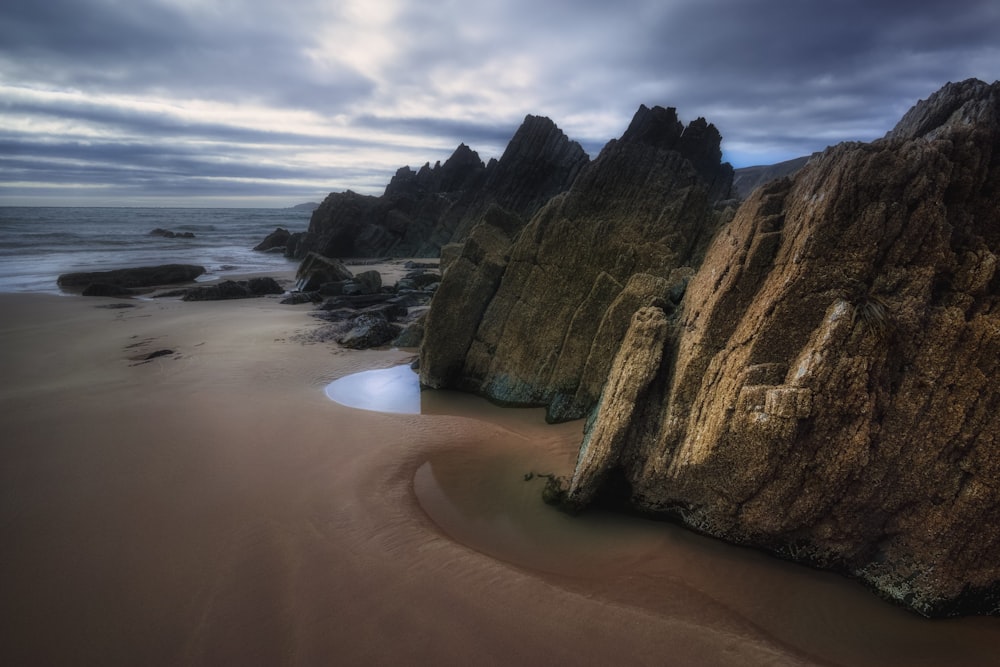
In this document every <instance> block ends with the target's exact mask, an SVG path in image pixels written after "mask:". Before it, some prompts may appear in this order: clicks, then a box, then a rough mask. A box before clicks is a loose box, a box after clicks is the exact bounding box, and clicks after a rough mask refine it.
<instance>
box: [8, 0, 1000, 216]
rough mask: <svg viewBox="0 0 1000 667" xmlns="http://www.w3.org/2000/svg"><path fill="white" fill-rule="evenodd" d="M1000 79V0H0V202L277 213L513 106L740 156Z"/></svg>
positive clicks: (603, 134) (482, 135)
mask: <svg viewBox="0 0 1000 667" xmlns="http://www.w3.org/2000/svg"><path fill="white" fill-rule="evenodd" d="M969 77H978V78H981V79H984V80H986V81H989V82H992V81H994V80H996V79H998V78H1000V3H998V2H996V0H982V1H975V0H922V1H921V2H914V1H913V0H905V1H902V0H889V1H881V0H824V1H823V2H815V1H813V0H781V1H778V0H615V1H614V2H610V1H609V0H577V1H575V2H571V1H570V0H502V1H497V0H493V1H491V2H480V1H479V0H281V1H280V2H279V1H277V0H4V2H3V3H2V5H0V205H45V204H55V205H83V204H94V205H143V204H145V205H154V206H159V205H182V206H197V205H221V206H257V205H263V206H287V205H292V204H295V203H299V202H303V201H309V200H314V201H318V200H320V199H322V197H323V196H325V195H326V194H327V193H328V192H331V191H341V190H345V189H353V190H355V191H358V192H364V193H370V194H380V193H381V191H382V189H383V188H384V186H385V184H386V182H387V181H388V179H389V178H390V177H391V175H392V174H393V172H394V171H395V170H396V168H398V167H400V166H402V165H411V166H413V167H414V168H416V167H419V166H420V165H421V164H423V163H424V162H427V161H430V162H431V163H433V162H434V161H436V160H445V159H447V157H448V156H449V155H450V154H451V152H452V151H453V150H454V149H455V147H456V146H457V145H458V144H459V143H460V142H465V143H467V144H468V145H469V146H471V147H472V148H473V149H474V150H476V151H478V152H479V154H480V156H481V157H482V158H483V159H484V160H486V159H488V158H490V157H499V156H500V154H501V153H502V152H503V148H504V146H505V145H506V143H507V141H508V139H509V138H510V137H511V135H512V134H513V133H514V131H515V130H516V128H517V126H518V125H519V124H520V123H521V121H522V120H523V118H524V116H525V114H529V113H530V114H535V115H543V116H548V117H549V118H551V119H552V120H553V121H555V122H556V124H557V125H559V127H560V128H562V129H563V131H565V132H566V134H568V135H569V136H570V137H571V138H573V139H575V140H577V141H579V142H580V143H581V144H582V145H583V146H584V148H585V149H586V150H587V152H588V153H589V154H590V155H591V157H594V156H596V155H597V153H598V151H599V150H600V148H601V146H603V145H604V143H605V142H607V141H608V140H609V139H612V138H614V137H616V136H619V135H620V134H621V133H622V132H623V131H624V129H625V128H626V127H627V125H628V122H629V120H630V119H631V117H632V114H633V113H634V112H635V110H636V109H637V108H638V106H639V105H640V104H646V105H648V106H652V105H655V104H659V105H662V106H673V107H676V108H677V109H678V113H679V114H680V116H681V118H682V119H683V120H685V121H690V120H693V119H694V118H696V117H698V116H703V117H705V118H707V119H708V120H709V121H710V122H712V123H714V124H715V125H716V126H717V127H718V128H719V130H720V131H721V132H722V134H723V137H724V143H723V149H724V151H725V155H726V159H728V160H729V161H730V162H732V163H733V165H734V166H737V167H740V166H749V165H753V164H770V163H773V162H777V161H780V160H784V159H789V158H792V157H797V156H800V155H805V154H808V153H811V152H813V151H816V150H821V149H823V148H825V147H826V146H828V145H830V144H834V143H837V142H839V141H843V140H871V139H874V138H876V137H879V136H881V135H883V134H884V133H885V132H886V131H888V130H889V129H890V128H891V127H892V126H893V124H894V123H895V121H896V120H898V118H899V117H900V116H901V115H902V114H903V113H904V112H905V111H906V110H907V109H908V108H909V107H910V106H911V105H912V104H913V103H915V102H916V101H917V100H918V99H921V98H925V97H927V96H928V95H929V94H931V93H932V92H934V91H935V90H936V89H938V88H939V87H940V86H941V85H943V84H944V83H946V82H947V81H957V80H961V79H966V78H969Z"/></svg>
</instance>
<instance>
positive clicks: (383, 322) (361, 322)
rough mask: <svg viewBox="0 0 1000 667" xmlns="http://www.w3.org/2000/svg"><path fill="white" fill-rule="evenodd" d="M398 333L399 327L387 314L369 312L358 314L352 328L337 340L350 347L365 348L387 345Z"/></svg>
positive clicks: (355, 348)
mask: <svg viewBox="0 0 1000 667" xmlns="http://www.w3.org/2000/svg"><path fill="white" fill-rule="evenodd" d="M398 333H399V330H398V328H397V327H394V326H393V325H392V324H390V323H389V321H388V320H387V319H386V318H385V315H383V314H382V313H377V312H368V313H362V314H361V315H358V316H357V317H356V318H355V319H354V320H353V322H352V327H351V330H350V331H348V332H347V333H346V334H344V335H343V336H341V337H340V338H339V339H338V340H337V342H338V343H340V344H341V345H342V346H344V347H347V348H350V349H354V350H364V349H368V348H372V347H379V346H380V345H385V344H386V343H388V342H389V341H391V340H392V339H393V338H395V337H396V336H397V335H398Z"/></svg>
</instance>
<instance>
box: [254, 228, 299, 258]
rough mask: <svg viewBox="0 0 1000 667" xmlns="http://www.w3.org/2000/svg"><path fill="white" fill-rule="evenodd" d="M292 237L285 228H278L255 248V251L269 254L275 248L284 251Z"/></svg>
mask: <svg viewBox="0 0 1000 667" xmlns="http://www.w3.org/2000/svg"><path fill="white" fill-rule="evenodd" d="M291 236H292V234H291V232H289V231H288V230H287V229H285V228H283V227H277V228H275V230H274V231H273V232H271V233H270V234H268V235H267V236H266V237H265V238H264V240H263V241H261V242H260V243H258V244H257V245H256V246H254V250H257V251H258V252H268V251H271V250H274V249H275V248H281V249H284V248H285V247H286V246H287V245H288V239H289V238H290V237H291Z"/></svg>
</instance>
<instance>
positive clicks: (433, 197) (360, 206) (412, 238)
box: [285, 116, 589, 259]
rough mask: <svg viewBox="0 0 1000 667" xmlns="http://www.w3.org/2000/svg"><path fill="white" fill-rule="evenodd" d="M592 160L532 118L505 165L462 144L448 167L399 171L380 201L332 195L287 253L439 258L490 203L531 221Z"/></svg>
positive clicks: (289, 243)
mask: <svg viewBox="0 0 1000 667" xmlns="http://www.w3.org/2000/svg"><path fill="white" fill-rule="evenodd" d="M588 161H589V158H588V157H587V154H586V153H585V152H584V151H583V149H582V148H581V147H580V145H579V144H577V143H576V142H572V141H570V140H569V139H568V138H567V137H566V135H565V134H563V132H562V131H561V130H560V129H559V128H558V127H556V125H555V124H554V123H553V122H552V121H551V120H549V119H548V118H542V117H538V116H528V117H526V118H525V120H524V123H523V124H522V125H521V127H520V128H519V129H518V130H517V132H516V133H515V135H514V137H513V138H512V139H511V141H510V144H509V145H508V146H507V149H506V150H505V151H504V154H503V156H502V157H501V158H500V160H498V161H497V160H491V161H490V164H489V165H484V164H483V162H482V160H480V158H479V155H478V154H477V153H476V152H475V151H473V150H472V149H470V148H469V147H468V146H466V145H465V144H462V145H460V146H459V147H458V148H457V149H456V150H455V152H454V153H453V154H452V155H451V157H449V158H448V160H447V161H445V163H444V164H440V163H438V164H436V165H434V166H433V167H431V166H430V165H429V164H425V165H424V166H423V167H421V168H420V169H419V170H418V171H413V170H412V169H410V168H409V167H402V168H401V169H399V170H398V171H397V172H396V175H395V176H394V177H393V178H392V181H391V182H390V183H389V184H388V185H387V186H386V189H385V193H384V194H383V195H382V196H380V197H373V196H366V195H360V194H357V193H355V192H351V191H347V192H342V193H332V194H330V195H329V196H328V197H327V198H326V199H325V200H324V201H323V203H322V204H320V206H319V207H318V208H317V209H316V210H315V211H314V212H313V215H312V218H311V220H310V223H309V230H308V231H307V232H304V233H302V234H293V235H292V236H291V238H290V239H289V240H288V241H287V246H286V250H285V254H286V255H287V256H289V257H294V258H296V259H301V258H303V257H305V256H306V255H307V254H308V253H309V252H311V251H312V252H318V253H319V254H321V255H325V256H327V257H379V256H386V255H395V256H397V257H408V256H409V257H437V256H438V254H439V252H440V249H441V246H443V245H445V244H447V243H451V242H453V241H463V240H464V239H465V237H466V236H468V234H469V232H470V230H471V228H472V226H473V225H474V224H475V223H477V222H478V221H479V219H480V218H481V217H482V215H483V214H484V213H485V211H486V210H487V209H488V208H489V207H490V206H491V205H493V204H498V205H500V206H502V207H504V208H505V209H507V210H508V211H511V212H512V213H515V214H516V215H518V216H520V217H521V218H522V219H523V221H527V220H528V218H530V217H531V215H532V214H533V213H534V212H535V211H537V210H538V209H539V208H540V207H541V206H542V205H543V204H545V202H546V201H548V200H549V199H550V198H551V197H552V196H554V195H556V194H558V193H560V192H563V191H564V190H566V189H567V188H568V187H569V186H570V184H571V183H572V182H573V180H574V179H575V178H576V176H577V174H578V173H579V171H580V169H581V168H582V167H583V166H584V165H585V164H587V162H588ZM522 224H523V222H522Z"/></svg>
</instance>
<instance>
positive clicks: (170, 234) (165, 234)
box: [149, 227, 194, 239]
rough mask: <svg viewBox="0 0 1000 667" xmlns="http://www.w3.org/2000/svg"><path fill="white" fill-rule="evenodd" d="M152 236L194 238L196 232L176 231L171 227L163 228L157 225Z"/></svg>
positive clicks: (151, 233)
mask: <svg viewBox="0 0 1000 667" xmlns="http://www.w3.org/2000/svg"><path fill="white" fill-rule="evenodd" d="M149 234H150V236H162V237H163V238H167V239H193V238H194V232H174V231H171V230H169V229H161V228H159V227H157V228H156V229H154V230H153V231H151V232H150V233H149Z"/></svg>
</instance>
